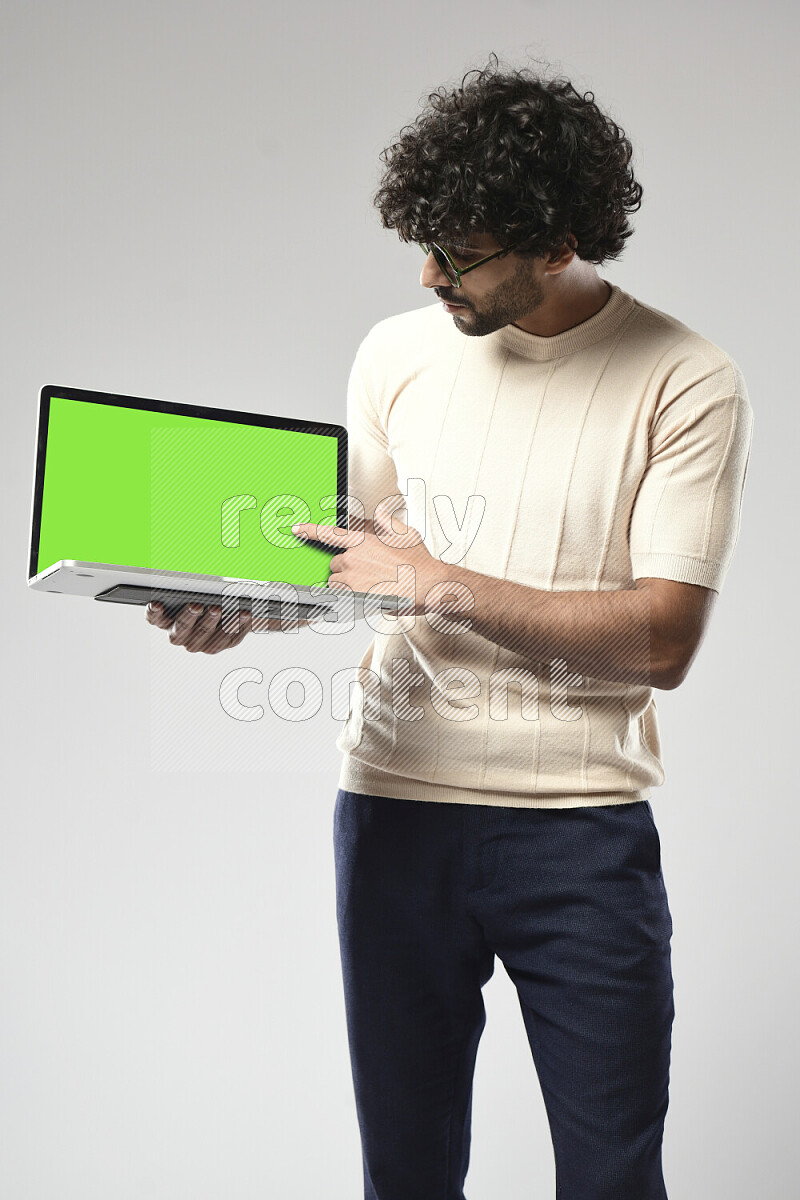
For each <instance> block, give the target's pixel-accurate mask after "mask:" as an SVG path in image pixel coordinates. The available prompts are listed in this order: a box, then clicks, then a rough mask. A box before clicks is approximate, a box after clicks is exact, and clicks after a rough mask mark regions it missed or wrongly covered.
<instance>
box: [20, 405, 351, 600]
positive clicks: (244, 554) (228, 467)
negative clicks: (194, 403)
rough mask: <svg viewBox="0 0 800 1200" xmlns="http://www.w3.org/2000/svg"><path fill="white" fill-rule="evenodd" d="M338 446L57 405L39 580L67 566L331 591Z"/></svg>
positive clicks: (188, 419) (154, 415) (140, 413)
mask: <svg viewBox="0 0 800 1200" xmlns="http://www.w3.org/2000/svg"><path fill="white" fill-rule="evenodd" d="M337 456H338V439H337V438H336V437H335V436H331V435H327V434H316V433H310V432H305V431H296V430H288V429H270V428H266V427H264V426H260V425H245V424H241V423H238V422H235V421H229V420H218V419H211V418H208V417H195V416H185V415H180V414H177V413H170V412H151V411H148V410H144V409H138V408H128V407H124V406H122V405H117V404H99V403H93V402H91V401H85V400H75V399H66V398H63V397H58V396H53V397H52V398H51V400H50V412H49V420H48V426H47V453H46V457H45V469H44V482H43V490H42V505H41V517H40V525H39V554H38V564H37V573H39V572H41V571H44V570H46V569H47V568H48V567H49V566H52V565H53V563H55V562H58V561H59V559H75V560H78V561H82V562H102V563H109V564H111V565H114V566H124V567H152V568H155V569H157V570H166V571H182V572H184V571H185V572H187V573H190V574H199V575H222V576H225V577H228V578H233V579H257V580H267V581H273V582H277V581H282V582H285V583H291V584H297V585H298V586H300V585H305V586H308V585H314V584H324V583H327V581H328V576H329V574H330V560H331V558H332V557H333V556H334V554H337V553H340V551H338V550H336V549H334V548H332V549H331V550H323V549H320V548H319V547H316V546H309V545H308V544H304V543H303V542H301V541H298V539H297V538H296V537H294V536H293V534H292V533H291V526H292V525H293V524H296V523H297V522H298V521H313V522H314V523H320V522H321V523H323V524H326V525H335V524H336V523H337V522H336V495H337Z"/></svg>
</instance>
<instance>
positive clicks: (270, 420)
mask: <svg viewBox="0 0 800 1200" xmlns="http://www.w3.org/2000/svg"><path fill="white" fill-rule="evenodd" d="M53 399H64V400H79V401H84V402H87V403H91V404H105V405H114V406H116V407H117V408H133V409H136V410H138V411H144V412H159V413H173V414H175V415H176V416H185V417H200V418H201V419H204V420H210V421H227V422H229V423H230V424H238V425H255V426H258V427H260V428H263V429H285V430H290V431H293V432H296V433H314V434H320V435H322V436H325V437H335V438H336V440H337V449H336V497H337V501H336V524H337V526H338V527H339V528H340V529H347V528H348V523H347V522H348V507H347V430H346V429H345V427H344V426H343V425H335V424H332V423H330V422H326V421H307V420H301V419H300V418H297V417H278V416H272V415H267V414H263V413H253V412H244V411H242V410H241V409H230V408H212V407H210V406H208V405H202V404H181V403H178V402H176V401H172V400H155V399H152V398H148V397H143V396H125V395H122V394H121V393H117V392H98V391H94V390H92V389H90V388H74V387H56V386H54V385H51V384H45V385H44V386H43V387H42V388H41V389H40V392H39V406H38V414H37V423H36V464H35V469H34V484H33V500H32V506H31V532H30V541H29V547H28V579H29V580H31V579H33V578H35V576H36V575H38V574H39V539H40V533H41V523H42V500H43V493H44V474H45V460H46V456H47V432H48V427H49V423H50V402H51V400H53ZM130 565H131V566H139V564H135V563H132V564H130ZM141 569H143V570H158V569H159V568H148V567H142V568H141Z"/></svg>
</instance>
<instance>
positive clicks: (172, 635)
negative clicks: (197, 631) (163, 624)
mask: <svg viewBox="0 0 800 1200" xmlns="http://www.w3.org/2000/svg"><path fill="white" fill-rule="evenodd" d="M202 612H203V605H202V604H184V606H183V608H182V609H181V611H180V612H179V613H178V615H177V617H176V618H175V620H174V621H173V622H172V628H171V629H170V631H169V640H170V641H171V642H172V645H173V646H185V645H186V642H187V641H188V639H189V637H190V636H191V633H192V630H193V629H194V627H195V624H196V622H197V620H198V618H199V617H200V616H201V614H202Z"/></svg>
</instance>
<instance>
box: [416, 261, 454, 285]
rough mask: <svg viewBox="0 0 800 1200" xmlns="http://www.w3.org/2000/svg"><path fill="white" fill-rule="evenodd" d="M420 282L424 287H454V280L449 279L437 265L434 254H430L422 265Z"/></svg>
mask: <svg viewBox="0 0 800 1200" xmlns="http://www.w3.org/2000/svg"><path fill="white" fill-rule="evenodd" d="M419 281H420V283H421V284H422V286H423V287H426V288H433V287H446V288H451V287H452V286H453V281H452V279H448V278H447V276H446V275H445V273H444V271H443V270H442V268H441V267H440V266H439V264H438V263H437V261H436V259H435V258H434V257H433V255H432V254H429V255H428V257H427V258H426V259H425V262H424V263H423V265H422V271H421V272H420V276H419Z"/></svg>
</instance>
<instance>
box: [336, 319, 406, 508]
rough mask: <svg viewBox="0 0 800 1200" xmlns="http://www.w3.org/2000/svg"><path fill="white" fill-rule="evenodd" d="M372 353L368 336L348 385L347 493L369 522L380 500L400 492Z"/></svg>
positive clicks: (351, 372)
mask: <svg viewBox="0 0 800 1200" xmlns="http://www.w3.org/2000/svg"><path fill="white" fill-rule="evenodd" d="M371 353H372V346H371V339H370V335H369V334H367V336H366V337H365V338H364V340H363V341H362V342H361V345H360V346H359V347H358V350H357V351H356V356H355V359H354V361H353V366H352V368H351V371H350V378H349V380H348V384H347V443H348V449H347V462H348V482H347V491H348V495H349V496H350V497H355V498H356V499H357V500H359V501H360V502H361V503H362V504H363V506H364V515H365V516H366V518H367V519H368V520H372V518H373V514H374V512H375V508H376V506H377V505H378V504H379V503H380V502H381V500H384V499H386V497H387V496H396V495H398V494H399V493H400V488H399V487H398V483H397V471H396V469H395V465H394V462H393V461H392V457H391V455H390V454H389V442H388V438H387V435H386V430H385V429H384V428H383V426H382V425H381V422H380V420H379V418H378V414H377V410H376V407H375V397H376V394H377V392H376V387H377V381H376V378H375V374H374V371H373V370H372V369H371V362H370V359H371Z"/></svg>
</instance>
